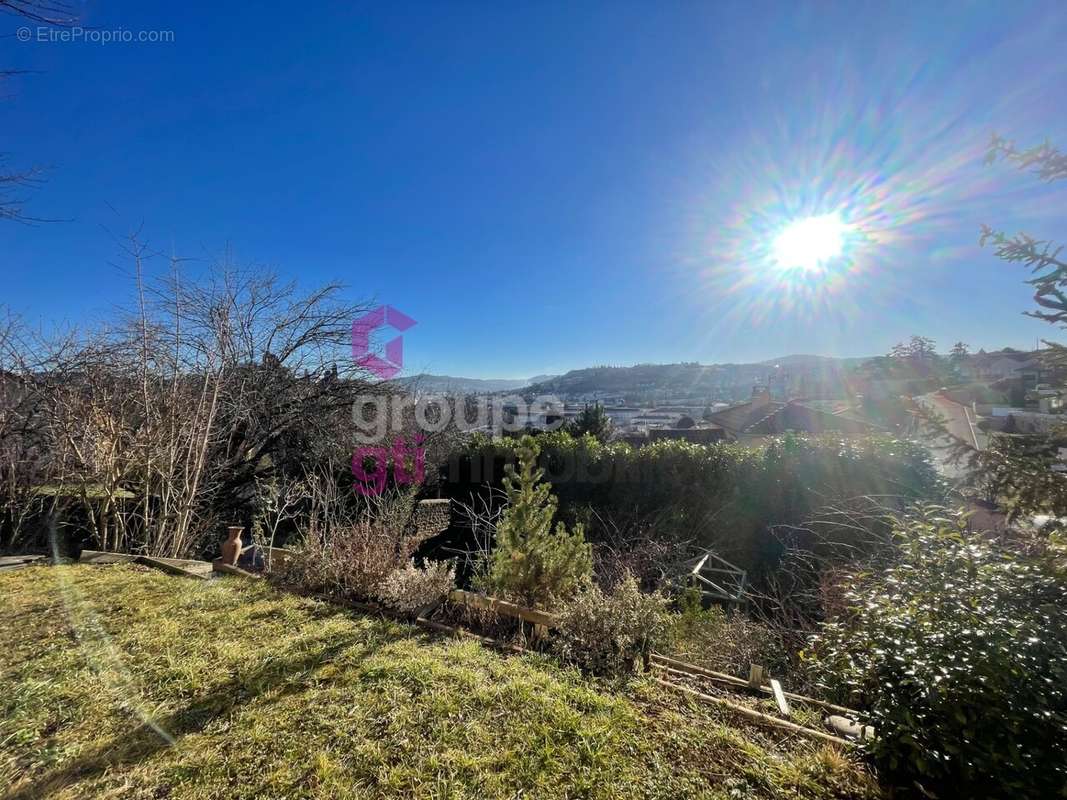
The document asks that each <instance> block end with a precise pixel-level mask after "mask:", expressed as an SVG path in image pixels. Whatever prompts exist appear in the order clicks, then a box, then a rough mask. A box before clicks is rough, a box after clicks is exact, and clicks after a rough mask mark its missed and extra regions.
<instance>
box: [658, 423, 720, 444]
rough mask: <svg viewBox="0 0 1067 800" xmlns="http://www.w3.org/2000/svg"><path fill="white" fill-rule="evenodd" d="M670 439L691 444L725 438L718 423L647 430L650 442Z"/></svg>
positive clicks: (712, 441)
mask: <svg viewBox="0 0 1067 800" xmlns="http://www.w3.org/2000/svg"><path fill="white" fill-rule="evenodd" d="M672 439H673V440H677V441H682V442H691V443H693V444H714V443H715V442H722V441H725V440H726V431H725V430H723V429H722V428H721V427H719V426H718V425H700V426H693V427H691V428H652V429H650V430H649V432H648V441H650V442H660V441H665V440H672Z"/></svg>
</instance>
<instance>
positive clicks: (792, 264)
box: [774, 214, 848, 272]
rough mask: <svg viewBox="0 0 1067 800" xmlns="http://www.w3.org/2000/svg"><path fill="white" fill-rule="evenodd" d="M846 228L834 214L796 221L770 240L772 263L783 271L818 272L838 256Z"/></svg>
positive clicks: (843, 241) (843, 244) (843, 243)
mask: <svg viewBox="0 0 1067 800" xmlns="http://www.w3.org/2000/svg"><path fill="white" fill-rule="evenodd" d="M847 231H848V226H847V225H845V223H844V222H842V221H841V217H840V216H839V215H838V214H824V215H822V216H819V217H807V218H806V219H800V220H796V221H795V222H792V223H790V224H789V225H787V226H786V227H785V229H784V230H782V232H781V233H779V234H778V236H777V237H776V238H775V240H774V260H775V261H776V262H777V263H778V265H779V266H780V267H782V268H784V269H801V270H805V271H816V272H817V271H820V270H822V269H823V267H824V266H825V264H826V262H828V261H830V260H831V259H833V258H836V257H837V256H839V255H841V251H842V249H843V248H844V246H845V233H846V232H847Z"/></svg>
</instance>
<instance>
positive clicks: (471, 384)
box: [398, 373, 555, 394]
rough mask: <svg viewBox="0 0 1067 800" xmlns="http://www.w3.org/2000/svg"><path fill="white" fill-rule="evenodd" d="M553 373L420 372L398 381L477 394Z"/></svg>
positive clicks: (506, 388)
mask: <svg viewBox="0 0 1067 800" xmlns="http://www.w3.org/2000/svg"><path fill="white" fill-rule="evenodd" d="M553 377H555V376H553V375H535V376H534V377H532V378H526V379H522V378H459V377H456V376H454V375H431V374H429V373H421V374H419V375H412V376H411V377H409V378H400V379H398V383H401V384H403V385H404V386H405V387H407V388H409V389H415V390H419V391H423V392H442V393H449V392H452V393H457V394H478V393H483V392H484V393H492V392H506V391H510V390H512V389H522V388H524V387H526V386H529V385H530V384H532V383H540V382H543V381H546V380H551V379H552V378H553Z"/></svg>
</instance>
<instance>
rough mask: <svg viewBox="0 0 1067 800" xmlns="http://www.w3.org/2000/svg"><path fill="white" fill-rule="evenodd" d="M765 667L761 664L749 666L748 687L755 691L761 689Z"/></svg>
mask: <svg viewBox="0 0 1067 800" xmlns="http://www.w3.org/2000/svg"><path fill="white" fill-rule="evenodd" d="M763 683H764V680H763V667H761V666H760V665H759V664H749V665H748V685H749V686H751V687H752V688H753V689H759V688H761V687H762V686H763Z"/></svg>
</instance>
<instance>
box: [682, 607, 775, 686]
mask: <svg viewBox="0 0 1067 800" xmlns="http://www.w3.org/2000/svg"><path fill="white" fill-rule="evenodd" d="M672 633H673V636H672V641H671V655H673V656H674V657H676V658H679V659H682V660H684V661H689V662H692V663H695V664H700V665H701V666H705V667H708V668H710V669H714V670H719V671H721V672H728V673H730V674H732V675H747V674H748V668H749V665H750V664H760V665H762V666H764V667H767V668H768V669H770V670H771V672H772V674H776V675H783V674H785V673H786V672H787V671H788V669H789V661H790V659H789V653H790V650H789V648H788V647H787V646H786V644H785V642H784V641H783V640H782V636H781V634H780V632H779V631H778V630H776V629H775V628H773V627H771V626H768V625H763V624H761V623H758V622H754V621H752V620H751V619H749V618H747V617H745V616H744V615H742V614H740V613H727V612H726V611H724V610H723V609H722V608H720V607H718V606H712V607H711V608H706V609H705V608H702V607H701V603H700V597H699V595H697V594H696V593H695V592H693V591H690V592H687V593H686V595H685V596H684V597H683V598H682V601H681V613H680V614H678V615H676V616H675V618H674V621H673V631H672Z"/></svg>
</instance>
